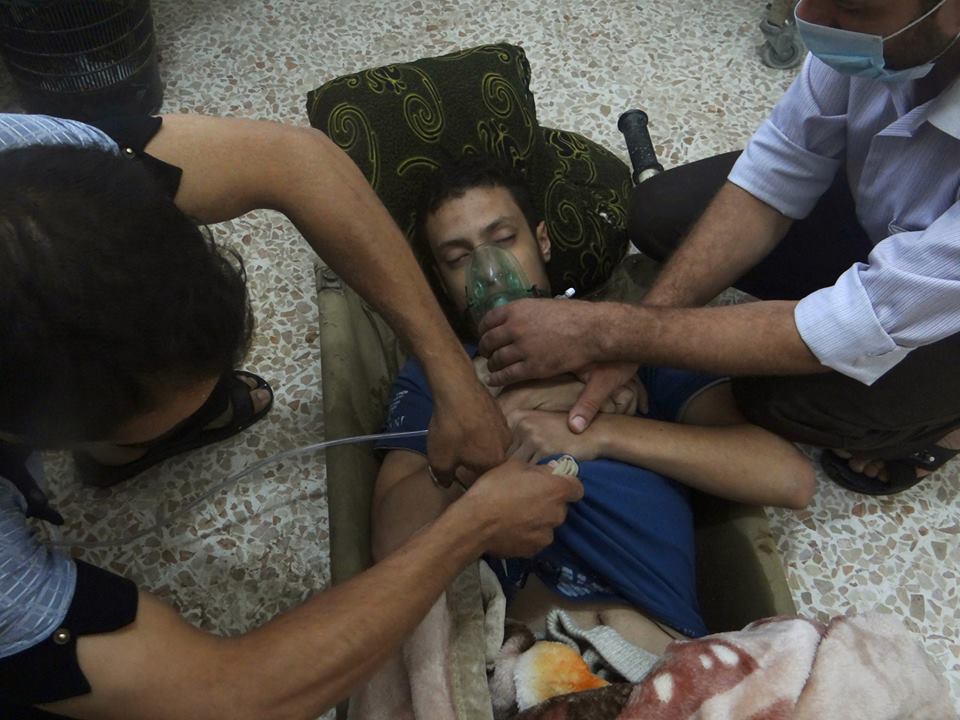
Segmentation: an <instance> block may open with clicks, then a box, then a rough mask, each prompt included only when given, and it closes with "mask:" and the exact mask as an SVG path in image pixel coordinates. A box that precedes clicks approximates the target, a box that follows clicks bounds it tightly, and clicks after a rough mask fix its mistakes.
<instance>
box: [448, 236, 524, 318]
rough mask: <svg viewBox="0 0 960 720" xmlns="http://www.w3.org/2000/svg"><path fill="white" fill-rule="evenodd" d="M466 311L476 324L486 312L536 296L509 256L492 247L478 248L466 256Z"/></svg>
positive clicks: (519, 268) (501, 249)
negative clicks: (468, 256)
mask: <svg viewBox="0 0 960 720" xmlns="http://www.w3.org/2000/svg"><path fill="white" fill-rule="evenodd" d="M466 275H467V311H468V312H469V313H470V319H471V320H473V322H474V323H475V324H476V325H479V324H480V320H481V318H483V316H484V315H486V314H487V313H488V312H489V311H490V310H493V308H495V307H500V306H501V305H506V304H507V303H508V302H513V301H514V300H520V299H522V298H530V297H537V296H538V295H539V293H538V292H537V290H536V288H534V287H533V286H532V285H531V284H530V281H529V280H528V279H527V274H526V273H525V272H524V271H523V268H522V267H520V263H519V262H517V259H516V258H515V257H514V256H513V253H510V252H507V251H506V250H504V249H503V248H500V247H497V246H496V245H481V246H480V247H478V248H477V249H476V250H474V251H473V252H472V253H471V254H470V258H469V259H468V260H467V267H466Z"/></svg>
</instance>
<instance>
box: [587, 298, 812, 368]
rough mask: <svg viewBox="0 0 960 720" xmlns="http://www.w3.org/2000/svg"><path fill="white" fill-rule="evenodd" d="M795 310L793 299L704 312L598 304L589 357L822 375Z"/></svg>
mask: <svg viewBox="0 0 960 720" xmlns="http://www.w3.org/2000/svg"><path fill="white" fill-rule="evenodd" d="M795 307H796V303H795V302H792V301H790V302H787V301H767V302H754V303H747V304H743V305H733V306H724V307H708V308H650V307H643V306H641V307H636V306H630V305H617V304H602V305H597V309H596V311H595V312H597V314H598V316H599V317H598V318H597V322H596V323H595V324H594V326H595V327H596V331H595V333H594V334H595V335H596V337H593V338H590V341H591V342H593V343H594V347H597V351H596V357H594V358H593V359H594V360H595V361H604V360H619V361H631V362H636V363H640V364H647V365H661V366H667V367H678V368H686V369H691V370H698V371H701V372H714V373H718V374H721V375H802V374H808V373H815V372H825V371H826V370H827V369H828V368H825V367H824V366H823V365H821V364H820V361H819V360H817V358H816V356H815V355H814V354H813V353H812V352H810V349H809V348H808V347H807V346H806V344H805V343H804V341H803V338H801V337H800V333H799V331H798V330H797V327H796V324H795V322H794V319H793V311H794V308H795Z"/></svg>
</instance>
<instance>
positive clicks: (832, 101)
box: [729, 56, 960, 385]
mask: <svg viewBox="0 0 960 720" xmlns="http://www.w3.org/2000/svg"><path fill="white" fill-rule="evenodd" d="M914 90H915V83H912V82H908V83H884V82H880V81H876V80H869V79H866V78H851V77H848V76H846V75H842V74H840V73H838V72H836V71H834V70H832V69H831V68H829V67H827V66H826V65H824V64H823V63H822V62H820V61H819V60H817V59H816V58H815V57H813V56H808V57H807V61H806V63H805V64H804V67H803V70H802V72H801V73H800V76H799V77H798V78H797V79H796V81H795V82H794V83H793V85H792V86H791V87H790V89H789V90H788V91H787V92H786V94H785V95H784V96H783V98H782V99H781V100H780V102H779V103H778V104H777V106H776V107H775V108H774V110H773V113H772V114H771V116H770V117H769V118H768V119H767V121H766V122H765V123H764V124H763V125H762V126H761V127H760V129H759V130H758V131H757V133H756V134H755V135H754V137H753V138H752V139H751V141H750V143H749V144H748V146H747V148H746V149H745V151H744V153H743V155H742V156H741V157H740V159H739V161H738V162H737V164H736V165H735V166H734V168H733V171H732V172H731V173H730V177H729V179H730V181H731V182H733V183H735V184H736V185H738V186H740V187H742V188H743V189H745V190H746V191H747V192H749V193H751V194H752V195H754V196H755V197H757V198H759V199H760V200H763V201H764V202H766V203H767V204H769V205H771V206H773V207H774V208H776V209H777V210H779V211H780V212H782V213H783V214H784V215H787V216H788V217H791V218H794V219H800V218H804V217H806V216H807V215H808V214H809V213H810V211H811V210H812V209H813V207H814V205H815V204H816V202H817V200H818V199H819V198H820V196H821V195H822V194H823V193H824V192H825V191H826V190H827V189H828V188H829V187H830V185H831V183H832V182H833V179H834V177H835V176H836V173H837V171H838V170H839V169H840V167H841V166H842V165H843V164H844V163H846V174H847V180H848V181H849V183H850V188H851V190H852V193H853V197H854V199H855V201H856V206H857V217H858V218H859V220H860V224H861V225H862V226H863V227H864V229H865V230H866V232H867V234H868V236H869V237H870V239H871V241H872V242H873V244H874V248H873V250H872V252H871V253H870V256H869V258H868V261H867V262H866V263H857V264H855V265H853V266H852V267H851V268H849V269H848V270H847V271H846V272H844V273H843V274H842V275H841V276H840V278H839V279H838V280H837V282H836V283H835V284H834V285H833V286H831V287H828V288H824V289H822V290H818V291H817V292H814V293H812V294H811V295H809V296H807V297H805V298H804V299H803V300H801V301H800V303H799V304H798V305H797V308H796V311H795V314H794V319H795V322H796V325H797V329H798V330H799V332H800V335H801V337H802V338H803V340H804V342H805V343H806V344H807V346H808V347H809V348H810V350H811V351H812V352H813V354H814V355H816V356H817V358H818V359H819V360H820V362H821V363H823V364H824V365H825V366H827V367H830V368H833V369H834V370H837V371H839V372H841V373H843V374H845V375H848V376H850V377H852V378H855V379H857V380H859V381H861V382H863V383H865V384H867V385H869V384H872V383H873V382H874V381H876V380H877V379H878V378H880V377H881V376H882V375H883V374H884V373H886V372H887V371H888V370H890V368H892V367H894V366H895V365H896V364H897V363H898V362H900V361H901V360H903V358H904V357H906V356H907V354H909V353H910V351H911V350H913V349H914V348H917V347H920V346H923V345H928V344H930V343H933V342H936V341H938V340H941V339H943V338H945V337H949V336H950V335H953V334H954V333H957V332H960V79H958V80H956V81H955V82H954V83H953V85H952V86H950V87H948V88H947V89H946V90H945V91H944V92H942V93H941V94H940V95H939V96H938V97H936V98H934V99H933V100H930V101H928V102H925V103H923V104H920V105H917V104H916V103H915V102H914V99H913V98H914ZM816 251H817V249H816V247H815V246H811V248H810V252H816Z"/></svg>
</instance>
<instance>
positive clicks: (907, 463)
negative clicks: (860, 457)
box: [820, 445, 960, 495]
mask: <svg viewBox="0 0 960 720" xmlns="http://www.w3.org/2000/svg"><path fill="white" fill-rule="evenodd" d="M958 453H960V450H950V449H949V448H945V447H940V446H939V445H931V446H930V447H926V448H923V449H922V450H917V451H915V452H912V453H910V454H909V455H906V456H905V457H902V458H895V459H892V460H885V461H884V469H885V470H886V471H887V481H886V482H884V481H883V480H881V479H879V478H872V477H869V476H867V475H864V474H863V473H858V472H856V471H855V470H853V469H852V468H851V467H850V463H849V460H848V459H847V458H842V457H840V456H839V455H837V454H836V453H835V452H833V450H824V451H823V453H822V454H821V455H820V466H821V467H822V468H823V470H824V472H826V474H827V476H828V477H829V478H830V479H831V480H833V481H834V482H835V483H837V485H840V486H841V487H844V488H846V489H847V490H852V491H853V492H857V493H861V494H863V495H896V494H897V493H901V492H903V491H904V490H909V489H910V488H912V487H913V486H914V485H916V484H917V483H918V482H920V481H921V480H923V478H922V477H917V470H929V471H930V472H934V471H936V470H939V469H940V468H941V467H943V466H944V465H946V464H947V462H948V461H949V460H950V459H952V458H953V457H955V456H956V455H957V454H958ZM924 477H926V476H924Z"/></svg>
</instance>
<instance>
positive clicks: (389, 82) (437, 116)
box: [307, 44, 629, 294]
mask: <svg viewBox="0 0 960 720" xmlns="http://www.w3.org/2000/svg"><path fill="white" fill-rule="evenodd" d="M307 113H308V115H309V118H310V124H311V125H312V126H313V127H316V128H319V129H320V130H323V131H324V132H325V133H327V135H329V136H330V138H331V139H332V140H333V141H334V142H335V143H337V144H338V145H339V146H340V147H341V148H343V149H344V150H345V151H346V152H347V154H348V155H350V157H351V158H352V159H353V160H354V162H356V163H357V165H358V166H359V167H360V169H361V170H362V171H363V172H364V174H365V175H366V177H367V179H368V180H369V181H370V184H371V185H372V186H373V188H374V190H376V192H377V194H378V195H379V196H380V199H381V200H382V201H383V204H384V205H385V206H386V207H387V209H388V210H389V211H390V213H391V214H392V215H393V217H394V219H395V220H396V221H397V224H398V225H400V227H401V228H402V229H403V230H404V231H405V232H407V234H408V235H409V233H410V231H411V230H412V227H413V214H414V205H415V201H416V197H417V194H418V192H419V189H420V187H421V185H422V184H423V181H424V178H425V177H426V176H427V175H428V174H429V173H430V172H431V171H432V170H433V169H434V168H436V167H438V166H439V165H441V164H443V163H445V162H449V161H451V160H455V159H457V158H459V157H461V156H463V155H465V154H480V153H482V154H486V155H490V156H492V157H495V158H497V159H498V160H499V161H501V162H502V163H504V164H506V165H509V166H510V167H513V168H514V169H515V170H517V171H519V172H520V173H522V174H523V175H524V176H525V177H526V179H527V181H528V182H529V183H530V185H531V190H532V194H533V199H534V202H535V203H537V205H538V209H539V210H541V211H542V212H543V214H544V217H545V219H546V220H547V226H548V228H549V230H550V233H551V237H552V238H553V239H554V242H555V245H556V248H555V251H554V255H553V259H552V261H551V263H550V276H551V281H552V282H553V283H554V288H555V289H565V288H567V287H571V286H572V287H575V288H576V289H577V291H578V292H579V293H581V294H582V293H584V292H588V291H590V290H591V289H593V288H594V287H596V286H597V285H599V284H600V283H602V282H603V281H604V280H605V279H606V277H607V276H608V275H609V273H610V271H611V270H612V268H613V266H614V265H615V264H616V263H617V262H618V261H619V260H620V258H621V257H622V256H623V253H624V252H625V250H626V233H625V230H624V228H625V212H624V207H625V204H626V197H627V194H626V191H627V189H628V187H629V173H628V171H627V168H626V166H624V165H623V163H622V162H620V161H619V160H618V159H617V158H616V157H615V156H613V155H611V154H610V153H609V152H607V151H605V150H603V149H602V148H600V147H599V146H597V145H595V144H593V143H591V142H589V141H587V140H586V139H585V138H582V137H580V136H578V135H573V134H570V133H563V132H560V131H556V130H547V129H541V128H540V127H539V125H538V124H537V119H536V107H535V105H534V100H533V94H532V93H531V92H530V66H529V64H528V62H527V58H526V55H525V54H524V52H523V49H522V48H519V47H517V46H514V45H506V44H501V45H485V46H481V47H477V48H472V49H469V50H462V51H460V52H455V53H451V54H449V55H443V56H440V57H435V58H426V59H423V60H417V61H415V62H409V63H398V64H395V65H387V66H384V67H381V68H375V69H372V70H365V71H362V72H358V73H354V74H353V75H347V76H344V77H341V78H337V79H335V80H331V81H330V82H328V83H325V84H324V85H322V86H321V87H319V88H317V89H316V90H313V91H311V92H310V93H309V94H308V96H307ZM561 286H562V287H561Z"/></svg>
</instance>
